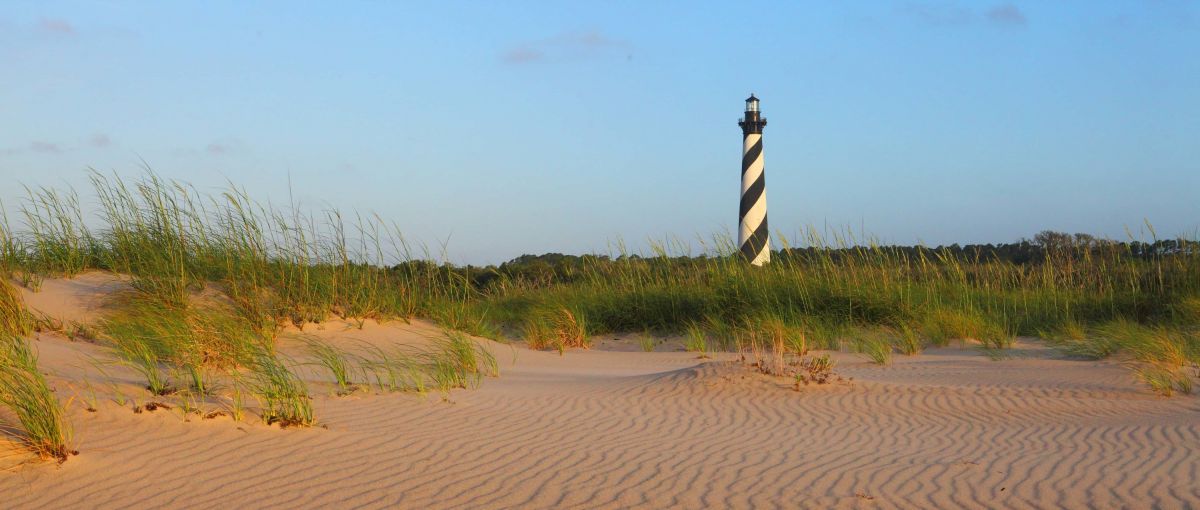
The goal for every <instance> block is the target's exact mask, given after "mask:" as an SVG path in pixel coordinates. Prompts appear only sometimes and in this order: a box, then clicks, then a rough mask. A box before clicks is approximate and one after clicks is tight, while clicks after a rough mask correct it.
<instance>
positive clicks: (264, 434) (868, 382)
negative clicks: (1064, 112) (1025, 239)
mask: <svg viewBox="0 0 1200 510" xmlns="http://www.w3.org/2000/svg"><path fill="white" fill-rule="evenodd" d="M122 285H124V283H123V282H122V281H120V279H119V278H116V277H112V276H108V275H103V274H99V273H93V274H88V275H84V276H82V277H79V278H76V279H74V280H47V281H46V282H45V283H44V285H43V289H42V290H41V291H40V292H38V293H29V292H26V295H25V297H26V301H27V303H28V304H29V306H30V307H31V308H34V309H36V310H38V311H40V312H42V313H46V314H48V315H51V316H56V317H60V318H62V319H64V320H69V321H76V322H80V323H88V322H90V321H94V320H95V319H96V318H97V317H98V316H99V314H100V313H101V312H102V310H103V306H102V305H101V304H102V303H103V302H104V296H105V295H107V294H110V293H111V292H114V291H115V290H116V289H119V288H120V287H121V286H122ZM438 331H439V330H438V328H437V327H435V326H433V325H432V324H429V323H424V322H421V321H413V322H412V323H411V324H405V323H403V322H389V323H386V324H382V325H380V324H376V323H373V322H368V323H367V324H366V325H365V326H364V328H363V329H361V330H359V329H357V328H355V327H353V325H351V324H348V323H344V322H340V321H333V322H330V323H327V324H324V325H323V326H322V329H318V328H316V327H313V326H310V327H308V328H306V331H305V332H306V333H311V334H315V335H317V336H320V337H321V338H323V339H325V340H328V341H330V342H333V343H335V344H338V345H342V346H344V347H346V348H348V349H354V348H356V347H357V346H361V345H362V344H379V345H393V344H397V343H407V344H420V343H423V342H426V341H427V338H428V337H430V336H432V335H436V334H437V333H438ZM289 335H290V333H285V335H284V338H282V339H281V343H280V349H281V351H282V352H285V353H287V352H294V353H298V352H299V350H298V349H297V347H296V343H297V342H296V341H295V340H292V339H289V338H288V337H289ZM481 341H482V342H485V343H486V345H487V346H488V347H489V348H490V349H491V350H492V351H493V352H494V353H495V354H496V356H497V358H498V360H499V361H500V365H501V375H500V377H499V378H489V379H486V380H485V381H484V382H483V384H482V386H481V387H480V388H478V389H475V390H455V391H453V392H450V393H449V394H446V395H443V394H441V393H438V392H436V391H435V392H431V393H429V394H428V395H427V396H425V397H421V396H418V395H413V394H397V393H393V394H379V393H378V392H377V391H374V390H363V391H358V392H356V393H353V394H351V395H348V396H336V395H335V394H334V390H333V385H332V383H331V382H330V381H329V380H327V379H322V375H321V374H319V373H317V372H316V371H305V375H304V377H305V379H306V380H309V381H310V388H311V390H312V392H313V398H314V406H315V408H316V412H317V416H318V419H319V421H320V423H321V424H322V426H320V427H315V428H308V429H295V428H290V429H280V428H278V427H275V426H267V425H264V424H262V423H260V422H258V421H257V419H256V418H255V417H254V416H253V413H251V416H249V417H248V419H247V420H245V421H243V422H235V421H233V420H232V419H230V418H229V417H219V418H216V419H211V420H206V419H202V418H200V417H199V416H194V415H193V416H189V417H188V418H187V420H186V421H185V418H184V416H183V415H182V414H181V413H179V412H178V409H172V410H159V411H156V412H143V413H140V414H135V413H134V412H133V411H132V408H133V406H134V402H127V403H126V405H124V406H120V405H118V404H117V403H116V402H114V400H116V399H115V398H114V397H115V395H116V394H117V393H118V392H120V393H123V394H126V395H128V396H129V397H131V398H132V399H133V400H134V401H136V403H137V404H144V403H146V402H148V401H155V400H156V401H169V399H170V397H155V398H150V397H149V396H148V394H147V392H145V391H144V390H142V389H140V386H139V381H138V379H137V377H136V376H135V375H134V374H133V373H132V372H129V371H127V370H124V369H121V368H119V367H108V368H106V369H105V371H106V372H107V375H105V374H102V373H100V371H99V370H98V369H97V368H96V366H95V365H94V364H93V363H92V361H91V360H103V359H109V355H108V354H107V350H106V349H105V348H103V347H101V346H99V345H96V344H93V343H89V342H86V341H70V340H68V339H67V338H65V337H62V336H59V335H56V334H41V335H38V336H37V338H36V340H35V341H34V345H35V346H36V348H37V349H38V351H39V353H40V355H41V367H42V370H43V371H44V372H46V373H48V374H49V376H48V377H49V379H50V381H51V383H52V385H53V386H54V388H55V389H56V390H57V393H58V395H59V397H60V399H62V400H63V401H64V402H65V401H68V400H70V404H69V415H70V419H71V422H72V424H73V425H74V429H75V438H76V447H77V448H78V450H79V451H80V454H79V455H78V456H75V457H72V458H70V460H68V461H67V462H66V463H64V464H62V465H61V466H59V465H55V464H53V463H35V464H26V465H23V466H20V467H16V468H11V469H9V470H7V471H5V472H0V507H2V508H129V507H159V508H213V507H223V508H262V507H288V508H316V507H328V508H354V507H366V508H372V507H374V508H384V507H387V508H472V509H475V508H843V507H844V508H990V507H996V508H1060V507H1065V508H1122V507H1127V508H1188V507H1200V481H1197V480H1200V397H1196V396H1177V397H1174V398H1164V397H1160V396H1157V395H1155V394H1153V393H1152V392H1150V391H1148V390H1147V389H1146V388H1145V387H1143V386H1142V385H1141V384H1140V383H1138V382H1137V381H1136V380H1135V379H1134V377H1133V376H1132V374H1131V372H1130V370H1129V369H1128V368H1127V367H1125V366H1123V365H1122V363H1121V361H1120V360H1111V361H1110V360H1106V361H1083V360H1072V359H1066V358H1063V357H1061V356H1059V355H1057V354H1056V353H1055V351H1053V350H1051V349H1048V348H1046V347H1045V346H1043V345H1041V344H1040V343H1038V342H1036V341H1033V340H1027V339H1026V340H1021V341H1019V342H1018V343H1017V344H1016V346H1015V348H1014V349H1013V351H1012V354H1013V356H1012V357H1011V358H1009V359H1004V360H1000V361H993V360H991V359H989V358H988V357H986V356H984V355H983V354H981V353H980V352H978V351H977V350H975V349H973V348H970V347H961V348H960V347H951V348H939V349H930V350H927V351H925V352H924V353H923V354H921V355H918V356H912V357H906V356H899V355H898V356H896V358H895V361H894V362H893V363H892V364H891V365H890V366H886V367H880V366H876V365H872V364H870V363H868V362H867V361H866V360H864V359H863V358H861V357H860V356H858V355H854V354H850V353H833V356H834V357H835V358H836V359H837V361H838V365H837V368H836V372H837V373H838V374H840V375H841V376H843V377H846V378H852V379H853V380H852V381H851V382H849V383H841V384H830V385H824V386H804V387H801V388H800V390H799V391H796V390H795V389H793V387H792V386H791V384H790V381H787V380H783V379H777V378H771V377H768V376H763V375H760V374H757V373H754V372H753V371H751V370H749V369H747V368H746V367H745V366H743V365H741V364H738V363H736V361H735V359H736V356H735V355H733V354H720V355H717V356H714V358H712V359H698V358H697V356H696V355H695V354H693V353H687V352H651V353H646V352H639V351H636V350H634V349H622V348H621V347H622V345H621V340H616V339H610V340H606V341H604V342H601V347H600V348H597V349H593V350H590V351H583V350H571V351H568V352H567V353H566V355H565V356H559V355H558V353H556V352H538V351H530V350H528V349H525V348H524V347H520V346H516V345H514V346H509V345H504V344H499V343H496V342H492V341H488V340H481ZM668 348H670V347H669V346H663V347H662V349H668ZM89 388H90V389H89ZM91 392H94V393H95V394H96V395H97V398H96V400H97V405H96V411H95V412H89V411H87V410H86V409H85V407H87V405H86V404H85V402H86V401H87V400H89V397H88V395H89V394H90V393H91ZM209 407H210V408H212V409H216V408H218V406H216V405H215V404H212V405H210V406H209ZM0 417H2V416H0Z"/></svg>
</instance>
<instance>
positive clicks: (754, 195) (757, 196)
mask: <svg viewBox="0 0 1200 510" xmlns="http://www.w3.org/2000/svg"><path fill="white" fill-rule="evenodd" d="M738 125H739V126H741V127H742V205H741V207H740V208H739V209H738V246H739V251H741V254H742V257H744V258H745V259H746V260H748V261H750V263H751V264H753V265H756V266H761V265H763V264H766V263H768V262H770V261H771V231H770V230H767V179H766V175H765V174H764V173H763V145H762V132H763V128H764V127H766V125H767V119H766V117H763V116H762V112H760V111H759V110H758V98H757V97H754V94H750V97H748V98H746V116H745V118H743V119H742V120H739V121H738Z"/></svg>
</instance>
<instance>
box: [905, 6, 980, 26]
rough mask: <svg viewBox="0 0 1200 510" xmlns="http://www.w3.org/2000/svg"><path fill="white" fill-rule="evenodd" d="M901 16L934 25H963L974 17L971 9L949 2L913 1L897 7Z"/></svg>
mask: <svg viewBox="0 0 1200 510" xmlns="http://www.w3.org/2000/svg"><path fill="white" fill-rule="evenodd" d="M898 11H899V13H900V14H901V15H903V16H906V17H909V18H912V19H915V20H917V21H920V22H921V23H924V24H927V25H935V26H954V25H965V24H967V23H970V22H971V20H973V19H974V18H975V13H974V12H971V9H968V8H966V7H961V6H958V5H951V4H944V3H942V4H931V3H915V4H908V5H905V6H903V7H900V8H899V9H898Z"/></svg>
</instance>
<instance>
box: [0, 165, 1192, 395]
mask: <svg viewBox="0 0 1200 510" xmlns="http://www.w3.org/2000/svg"><path fill="white" fill-rule="evenodd" d="M91 184H92V190H93V194H94V196H95V200H86V199H85V200H81V199H80V198H79V196H78V195H77V194H76V193H75V192H74V191H67V192H62V191H57V190H53V189H47V188H38V189H28V190H27V196H26V199H25V200H24V202H23V203H22V204H21V207H20V213H21V214H20V215H18V216H17V217H18V218H20V219H21V220H23V221H22V224H23V229H22V230H21V231H16V230H14V229H12V228H10V226H9V223H8V219H7V216H4V217H2V218H0V276H4V277H5V278H9V277H14V276H15V277H17V278H19V279H24V280H26V281H30V282H34V281H36V280H37V279H38V278H42V277H46V276H61V275H73V274H78V273H80V272H82V271H86V270H93V269H99V270H105V271H113V272H117V273H121V274H126V275H129V277H130V278H131V279H132V283H133V286H134V288H135V290H136V292H137V294H138V300H140V302H141V303H144V306H143V308H145V310H146V311H145V313H142V312H138V313H142V314H143V316H145V317H143V318H138V319H126V320H125V325H124V326H121V325H120V324H116V323H114V324H110V326H111V328H110V332H109V333H107V334H108V335H109V336H111V337H112V338H117V336H121V335H123V337H124V338H126V339H128V338H138V337H141V336H145V334H144V333H146V332H149V331H159V330H161V331H163V332H167V333H170V335H169V337H170V338H178V339H181V340H179V342H178V343H179V346H178V347H179V348H175V347H171V348H160V346H156V345H152V344H148V346H147V349H148V351H150V352H153V354H154V355H155V356H157V361H156V362H155V364H157V365H159V366H161V365H162V364H168V365H172V366H182V367H185V368H186V369H185V370H184V371H183V373H182V374H181V375H182V377H181V378H182V379H187V380H188V381H179V382H180V383H186V384H185V385H186V386H190V387H193V388H195V387H197V386H198V385H201V384H202V383H203V380H202V379H203V377H204V369H206V367H211V366H213V365H214V364H217V365H219V364H220V363H223V362H224V361H220V360H223V359H230V360H233V361H231V363H234V364H237V363H246V362H245V361H243V360H241V358H244V357H247V356H249V357H250V358H254V356H256V355H253V354H251V355H247V354H245V353H244V352H242V351H244V349H243V348H242V347H241V346H245V345H263V346H267V348H268V349H269V348H271V347H270V346H271V345H273V344H272V343H271V340H273V339H274V337H275V336H276V335H277V334H278V333H279V331H280V330H281V328H282V327H283V326H284V325H289V324H290V325H292V326H295V327H298V328H301V329H303V328H305V327H306V326H307V325H310V324H313V323H317V322H320V321H323V320H326V319H328V318H330V317H339V318H342V319H345V320H348V321H351V322H352V323H354V324H357V325H358V326H359V327H362V325H363V324H364V323H365V321H366V320H367V319H374V320H378V321H387V320H406V319H408V318H410V317H422V318H427V319H431V320H433V321H435V322H437V323H438V324H440V325H442V326H443V327H446V328H449V329H453V330H458V331H463V332H466V333H469V334H474V335H482V336H490V337H497V336H499V335H500V332H501V331H505V330H507V331H514V330H515V331H518V332H519V333H518V334H519V335H520V336H524V337H525V339H526V340H527V341H528V342H529V343H530V346H531V347H534V348H548V349H557V350H559V351H560V352H562V351H565V350H566V349H567V348H570V347H587V346H588V338H589V337H590V336H591V335H596V334H605V333H629V332H645V331H649V332H653V333H654V334H656V335H664V334H666V335H674V334H688V333H689V332H691V333H690V334H689V335H688V336H689V338H691V337H692V336H694V334H695V333H696V331H697V330H696V329H695V328H696V327H697V326H698V327H699V328H701V329H702V330H703V331H704V333H705V334H706V336H707V338H708V339H711V344H709V345H705V346H704V349H706V350H717V349H724V350H745V349H759V350H762V351H764V352H765V351H771V350H773V349H774V346H775V345H777V344H778V345H780V346H781V347H780V348H781V349H785V350H787V351H788V352H804V351H807V350H810V349H837V348H840V347H841V346H842V344H843V343H844V342H846V341H849V342H850V343H851V347H854V340H853V335H854V332H856V331H864V330H869V331H875V330H885V329H886V330H888V331H891V332H892V333H891V338H890V342H889V344H888V346H889V348H891V349H893V350H894V351H898V352H900V353H904V354H912V353H916V352H919V351H921V350H922V349H923V348H924V347H925V346H927V345H928V346H947V345H951V344H952V343H955V342H957V343H958V344H959V345H966V344H968V343H970V344H975V345H979V346H980V347H981V348H982V349H983V350H984V352H985V353H986V354H988V355H990V356H993V357H1004V355H1005V352H1006V351H1007V350H1008V349H1009V347H1010V346H1011V345H1012V341H1013V338H1014V337H1016V336H1019V335H1026V336H1036V335H1038V334H1039V333H1041V332H1054V334H1055V335H1059V336H1058V338H1068V337H1070V335H1065V336H1064V335H1061V333H1064V332H1069V331H1068V330H1070V329H1071V328H1075V329H1077V330H1082V331H1085V332H1086V333H1087V335H1086V336H1084V337H1081V338H1074V339H1067V340H1062V341H1056V342H1057V343H1058V345H1060V346H1062V348H1063V349H1064V350H1068V351H1070V352H1073V353H1077V354H1079V355H1086V356H1092V357H1103V356H1108V355H1112V354H1114V353H1119V352H1124V353H1128V354H1129V355H1130V356H1131V357H1133V358H1135V359H1137V360H1138V361H1139V363H1143V364H1163V365H1164V366H1171V367H1178V366H1180V363H1181V362H1182V363H1184V364H1187V363H1193V362H1194V360H1195V354H1194V352H1195V348H1194V347H1192V345H1193V344H1194V341H1193V340H1190V339H1194V337H1195V331H1196V328H1197V324H1198V323H1200V245H1198V244H1197V242H1196V241H1195V240H1192V239H1170V240H1160V239H1156V238H1155V239H1151V240H1150V241H1149V242H1143V241H1142V240H1132V239H1131V240H1129V241H1123V242H1116V241H1109V240H1097V239H1094V238H1089V237H1086V236H1084V237H1078V236H1077V239H1075V240H1072V239H1066V240H1063V239H1060V238H1056V237H1054V236H1047V237H1046V238H1045V239H1044V240H1042V241H1038V243H1040V244H1031V243H1018V244H1016V245H1013V247H1015V248H1014V249H1020V250H1026V251H1028V253H1029V255H1028V256H1026V257H1024V258H1020V257H1016V258H1014V257H1008V258H1001V257H999V256H998V255H996V252H995V251H994V250H993V251H988V249H987V248H986V247H982V248H979V247H977V248H975V249H974V250H965V249H960V248H958V247H957V246H955V247H939V248H927V247H920V246H916V247H905V246H884V245H880V244H879V243H877V242H876V241H875V240H873V239H871V238H869V237H865V236H862V235H855V234H854V233H852V232H848V231H847V232H843V231H830V230H827V229H817V228H809V229H806V230H804V231H801V232H800V233H799V235H797V236H795V239H797V240H798V241H799V242H798V243H796V244H795V245H793V243H792V242H791V240H790V239H788V238H785V237H783V236H779V242H780V244H781V245H782V246H783V249H782V250H780V251H778V252H776V254H774V255H773V260H774V262H773V263H771V264H770V265H768V266H766V267H751V266H749V265H747V264H745V263H744V261H742V260H740V259H739V258H738V257H737V256H736V255H735V254H736V246H735V243H734V242H733V240H732V239H731V238H729V237H728V236H715V237H713V238H711V239H698V240H697V242H696V243H682V242H678V241H674V240H667V241H665V242H662V243H655V244H653V245H652V246H651V253H649V254H647V255H645V256H643V255H640V254H633V253H630V252H629V251H628V250H627V249H626V248H624V246H623V245H622V244H620V243H618V244H617V245H616V246H615V248H614V250H615V252H616V253H614V254H612V255H588V256H583V257H565V256H555V257H549V256H547V257H544V258H539V257H522V258H521V259H518V260H515V261H513V262H511V263H508V264H505V265H502V266H500V267H488V268H478V267H472V266H466V267H457V266H453V265H450V264H446V263H437V262H433V261H432V259H434V257H432V256H431V254H430V252H429V250H427V249H424V248H421V249H413V247H412V246H410V245H409V244H408V243H407V242H406V241H405V239H404V238H403V236H402V235H400V233H399V232H398V230H397V229H396V228H395V226H394V225H391V224H388V223H387V222H385V221H384V220H382V219H381V218H379V217H377V216H364V215H360V214H353V215H343V214H342V213H340V212H338V211H323V212H320V213H310V212H305V211H302V210H300V208H299V207H297V206H296V204H294V203H288V204H285V205H284V206H283V207H273V206H265V205H263V204H261V203H259V202H256V201H254V200H253V199H252V198H250V197H249V196H248V195H247V194H246V193H245V192H244V191H243V190H241V189H239V188H237V187H235V186H230V187H229V188H228V189H227V190H225V191H224V192H221V193H219V194H216V195H211V194H205V193H201V192H199V191H197V190H196V189H194V188H192V187H191V186H188V185H187V184H184V183H179V182H173V181H168V180H165V179H162V178H160V177H158V176H156V175H155V174H153V173H152V172H147V173H146V174H145V175H143V176H142V177H140V178H137V179H122V178H119V177H116V176H106V175H102V174H99V173H95V172H93V173H92V174H91ZM93 202H95V203H98V204H99V205H100V207H99V209H98V211H96V213H97V214H94V215H85V214H84V212H83V211H82V208H81V206H80V204H81V203H93ZM89 226H90V227H89ZM1150 234H1151V235H1152V236H1154V235H1156V234H1154V232H1153V230H1152V229H1150ZM1056 239H1057V240H1056ZM693 245H698V246H699V250H700V253H699V254H695V255H693V254H692V246H693ZM547 261H552V262H547ZM22 275H24V276H22ZM30 275H32V276H30ZM213 294H215V295H216V299H215V300H210V301H209V302H208V304H204V303H199V304H198V302H197V296H198V295H210V297H211V295H213ZM4 299H5V297H4V294H3V289H0V327H2V328H6V329H9V330H12V329H14V328H16V329H18V330H23V329H21V328H28V327H31V326H30V325H29V324H28V319H27V318H26V319H21V318H20V317H22V316H20V315H14V314H13V313H12V312H9V311H8V310H9V309H10V308H11V307H8V306H7V305H6V304H5V301H4ZM213 302H215V303H219V305H214V304H212V303H213ZM198 306H209V307H215V308H207V309H206V308H197V307H198ZM214 310H217V311H219V313H216V314H215V316H218V317H220V322H219V323H215V324H205V323H203V320H202V319H200V318H199V317H203V316H206V315H214V314H213V313H211V312H213V311H214ZM147 314H149V315H154V314H157V315H160V316H161V317H159V318H154V319H152V318H149V315H147ZM14 317H16V318H17V319H14ZM1122 321H1124V322H1122ZM118 322H119V321H118ZM1125 323H1128V324H1133V325H1136V326H1137V327H1139V328H1144V329H1146V330H1147V331H1141V330H1137V329H1136V328H1133V327H1132V326H1128V327H1127V325H1123V324H1125ZM122 328H124V329H122ZM1121 328H1124V329H1121ZM119 331H124V333H118V332H119ZM139 331H140V333H139ZM1131 331H1132V332H1133V333H1131ZM1093 333H1096V334H1093ZM225 337H233V338H236V340H234V341H231V342H227V343H221V342H218V341H216V339H219V338H225ZM1118 337H1119V338H1118ZM251 338H253V339H254V340H253V341H251V340H250V339H251ZM260 339H261V340H260ZM1138 339H1140V340H1138ZM1180 339H1183V340H1180ZM121 341H122V342H128V341H129V340H121ZM689 342H692V347H693V348H698V347H699V345H698V344H696V343H695V341H694V340H689ZM876 343H879V344H880V345H878V346H876V345H875V344H874V343H873V344H872V345H870V346H865V345H864V347H867V348H868V349H872V350H873V351H872V352H874V353H875V354H873V355H871V359H873V360H874V359H879V360H883V359H884V358H885V356H884V355H883V350H884V349H883V347H882V341H880V342H876ZM651 347H653V346H652V345H651ZM137 349H139V348H134V349H131V350H129V353H130V358H131V359H134V360H136V359H142V358H145V356H142V354H144V353H140V351H138V350H137ZM134 355H136V356H134ZM138 356H141V358H139V357H138ZM189 356H190V358H189ZM424 357H425V358H428V356H424ZM382 363H384V365H386V364H387V362H382ZM140 364H141V366H144V367H147V368H148V367H150V366H151V365H150V362H149V359H148V358H147V359H145V360H143V362H140ZM418 364H420V365H422V366H441V365H445V367H447V368H446V370H444V374H443V376H440V377H438V378H436V380H437V381H440V382H437V381H434V382H432V383H431V384H433V385H434V386H446V385H451V386H461V385H462V384H461V383H463V382H464V381H461V380H455V378H456V377H459V376H458V375H457V374H456V372H454V371H453V370H450V368H449V367H452V365H453V364H452V363H449V362H446V363H442V362H437V363H434V362H432V361H431V359H424V360H422V361H421V362H420V363H418ZM187 367H192V368H195V370H191V368H187ZM376 368H378V367H376ZM384 372H386V370H384ZM383 377H384V378H385V379H387V380H389V381H390V380H391V377H392V376H391V375H384V376H383ZM385 384H389V385H390V384H391V383H385ZM396 384H397V385H403V384H401V383H400V382H397V383H396ZM154 385H155V386H159V385H158V384H154ZM167 386H168V385H162V387H163V388H166V387H167Z"/></svg>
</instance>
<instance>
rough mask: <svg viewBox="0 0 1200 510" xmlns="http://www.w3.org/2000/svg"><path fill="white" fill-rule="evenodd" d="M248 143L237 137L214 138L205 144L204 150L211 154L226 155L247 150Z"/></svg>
mask: <svg viewBox="0 0 1200 510" xmlns="http://www.w3.org/2000/svg"><path fill="white" fill-rule="evenodd" d="M245 149H246V144H244V143H242V141H241V140H238V139H236V138H225V139H221V140H214V141H212V142H210V143H209V144H208V145H206V146H204V152H205V153H206V154H208V155H210V156H224V155H229V154H236V153H240V152H243V151H245Z"/></svg>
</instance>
